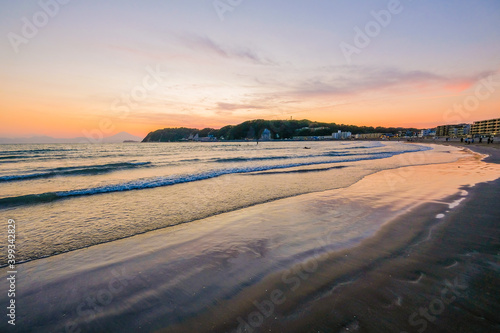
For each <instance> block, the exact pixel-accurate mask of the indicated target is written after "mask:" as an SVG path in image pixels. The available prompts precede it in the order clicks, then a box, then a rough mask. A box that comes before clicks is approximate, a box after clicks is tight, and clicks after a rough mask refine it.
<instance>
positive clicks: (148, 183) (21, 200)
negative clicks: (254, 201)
mask: <svg viewBox="0 0 500 333" xmlns="http://www.w3.org/2000/svg"><path fill="white" fill-rule="evenodd" d="M422 148H426V147H422ZM413 151H415V150H411V151H399V152H386V153H380V154H376V155H362V156H364V157H362V156H361V157H357V158H346V159H342V160H323V161H310V162H305V163H289V164H282V165H263V166H246V167H244V166H242V167H235V168H226V169H216V170H210V171H206V172H201V173H198V174H190V175H172V176H165V177H156V178H146V179H138V180H135V181H130V182H126V183H120V184H114V185H105V186H100V187H94V188H87V189H78V190H70V191H62V192H48V193H42V194H29V195H24V196H18V197H7V198H2V199H0V209H2V208H8V207H13V206H19V205H29V204H35V203H46V202H51V201H55V200H59V199H63V198H69V197H78V196H89V195H95V194H102V193H112V192H124V191H131V190H142V189H148V188H156V187H163V186H170V185H175V184H181V183H188V182H194V181H200V180H206V179H210V178H215V177H220V176H223V175H228V174H241V173H249V172H257V171H267V170H275V169H287V168H293V167H299V166H308V165H319V164H332V163H345V162H355V161H363V160H373V159H382V158H388V157H391V156H394V155H399V154H402V153H405V152H413Z"/></svg>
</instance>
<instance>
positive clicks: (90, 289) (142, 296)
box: [0, 147, 500, 332]
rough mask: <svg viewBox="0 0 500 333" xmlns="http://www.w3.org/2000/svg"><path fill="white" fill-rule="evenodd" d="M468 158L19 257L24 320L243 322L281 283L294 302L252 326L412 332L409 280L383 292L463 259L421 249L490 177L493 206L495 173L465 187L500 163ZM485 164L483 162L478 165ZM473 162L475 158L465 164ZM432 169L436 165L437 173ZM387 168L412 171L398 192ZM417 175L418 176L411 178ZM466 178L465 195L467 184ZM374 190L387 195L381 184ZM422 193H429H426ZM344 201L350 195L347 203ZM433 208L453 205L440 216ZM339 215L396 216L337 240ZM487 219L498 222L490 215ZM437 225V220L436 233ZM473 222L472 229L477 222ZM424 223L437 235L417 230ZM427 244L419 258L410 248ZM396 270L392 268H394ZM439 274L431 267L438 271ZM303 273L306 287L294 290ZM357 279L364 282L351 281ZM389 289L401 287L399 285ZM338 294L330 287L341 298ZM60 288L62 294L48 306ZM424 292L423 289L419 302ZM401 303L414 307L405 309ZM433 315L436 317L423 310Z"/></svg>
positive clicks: (222, 325) (106, 326)
mask: <svg viewBox="0 0 500 333" xmlns="http://www.w3.org/2000/svg"><path fill="white" fill-rule="evenodd" d="M467 148H468V147H467ZM465 159H466V160H467V159H468V161H463V160H460V161H458V162H451V163H446V164H425V165H419V166H410V167H403V168H399V169H388V170H384V171H379V172H375V173H372V174H370V175H368V176H365V177H364V178H363V179H362V180H360V181H358V182H357V183H355V184H353V185H351V186H349V187H348V188H347V189H337V190H329V191H326V192H324V193H312V194H306V195H301V196H298V197H292V198H287V199H282V200H278V201H275V202H270V203H267V204H263V205H258V206H254V207H250V208H248V209H247V208H246V209H243V210H241V211H238V212H229V213H224V214H221V215H217V216H213V217H211V218H208V219H204V220H203V221H198V222H193V223H189V224H184V225H179V226H176V227H174V228H173V229H172V230H168V231H167V230H163V231H159V232H152V233H147V234H143V235H139V236H137V237H131V238H128V239H123V240H120V241H116V242H112V243H107V244H101V245H97V246H93V247H90V248H86V249H83V250H77V251H73V252H68V253H64V254H61V255H58V256H55V257H51V258H45V259H40V260H35V261H32V262H28V263H25V264H23V265H21V266H20V274H19V276H20V280H19V284H20V285H22V286H23V288H24V290H23V291H22V292H20V295H19V298H20V300H22V303H23V304H25V305H24V306H23V307H22V308H20V309H19V314H20V318H19V324H20V325H25V324H30V327H37V328H38V329H39V331H55V330H59V331H64V330H65V329H66V331H68V330H69V331H74V330H73V328H75V331H76V329H78V328H81V329H83V331H89V332H99V331H103V330H104V331H106V330H108V331H109V330H114V331H116V330H121V331H134V329H136V327H134V326H133V324H132V323H134V322H137V321H139V322H142V323H143V325H144V324H145V323H147V322H150V324H149V325H146V326H143V329H145V330H146V331H165V332H183V331H186V330H196V331H200V332H202V331H213V330H215V331H231V330H234V329H236V328H237V326H238V325H243V326H244V324H242V322H245V323H247V324H248V323H249V322H250V321H249V320H250V319H251V318H250V319H249V315H251V314H252V313H254V312H255V311H256V305H255V304H259V305H261V304H268V303H265V302H264V301H266V300H267V301H269V300H270V299H271V297H273V296H272V295H270V294H269V293H270V292H272V291H274V290H276V289H279V290H280V291H281V292H282V293H283V294H282V295H281V296H280V297H278V294H276V293H275V294H274V299H275V300H278V301H280V300H283V298H284V299H285V300H287V301H285V302H283V303H281V304H278V305H279V306H278V305H276V306H275V307H274V308H273V315H272V316H271V315H270V316H268V317H266V318H265V320H264V316H263V315H262V314H261V316H262V317H263V320H262V323H261V324H260V325H257V327H254V328H253V329H254V331H267V329H268V328H269V329H273V330H275V329H276V330H278V331H279V330H282V329H284V328H286V329H287V331H291V332H293V331H297V332H304V331H307V329H311V327H313V326H314V327H316V326H317V328H318V330H320V331H322V332H329V331H339V330H342V329H345V328H349V331H356V330H358V329H360V330H361V331H374V332H376V331H387V330H386V328H388V327H391V328H394V327H396V326H397V327H398V328H400V330H401V331H402V330H404V329H406V330H407V331H408V332H412V330H411V329H413V331H415V328H414V327H413V326H412V325H410V326H411V327H409V328H408V327H405V326H404V323H406V324H408V318H407V314H408V315H411V314H412V312H411V311H414V310H415V309H418V305H419V304H420V303H418V302H417V303H415V302H414V303H407V302H408V298H410V297H409V296H405V295H403V294H404V290H403V291H401V290H396V289H397V288H396V287H397V286H396V287H394V288H395V289H394V290H393V289H391V288H393V287H391V286H392V285H391V286H390V287H389V289H388V290H391V291H388V290H386V289H384V288H386V285H384V283H396V282H397V281H398V280H402V281H403V283H405V286H408V285H410V286H413V284H415V285H416V286H419V287H420V286H425V287H426V288H427V289H425V288H424V289H425V290H427V293H424V292H423V291H422V292H421V295H427V296H428V297H431V296H433V295H434V294H433V293H432V292H429V291H428V289H429V288H431V289H432V288H433V286H435V285H436V284H439V283H440V282H439V281H441V280H443V279H445V278H446V279H448V276H445V275H443V274H444V273H442V271H441V270H442V269H444V268H443V267H449V269H452V268H453V269H456V268H462V265H461V263H462V262H460V263H458V261H457V263H458V264H457V265H455V263H454V262H453V261H450V260H447V259H442V260H441V259H440V260H441V261H439V260H438V263H435V262H434V259H433V258H432V256H430V255H428V254H427V255H425V254H426V253H427V252H425V251H424V250H421V249H422V248H424V249H425V248H427V247H428V246H430V245H432V246H435V247H436V246H438V245H439V242H436V241H435V240H434V237H435V235H440V234H444V231H442V230H445V229H443V228H444V227H445V226H449V225H450V223H451V221H452V220H455V219H456V216H458V217H461V216H466V215H467V214H465V213H467V210H466V212H465V213H464V212H463V210H465V207H468V206H467V205H470V204H475V203H477V202H478V200H480V199H481V198H480V197H479V195H482V192H481V191H480V190H481V189H483V188H486V190H485V191H486V192H485V193H486V197H485V198H482V199H481V200H484V201H485V202H486V207H488V205H489V206H492V207H494V205H495V202H497V201H496V200H498V190H497V189H498V186H499V185H500V183H499V180H498V179H497V180H495V181H493V183H491V184H493V185H491V184H488V183H484V182H479V183H480V184H478V185H477V187H472V188H469V187H467V186H466V183H468V182H472V183H475V182H478V180H479V179H486V178H488V177H489V178H494V177H493V176H492V172H493V171H496V170H497V169H495V170H492V169H491V168H492V166H488V164H487V163H483V162H478V160H479V157H478V156H477V155H475V156H473V157H469V158H465ZM478 163H479V164H480V165H479V166H480V167H481V168H480V167H479V166H478V168H475V167H473V166H474V165H477V164H478ZM464 165H465V166H469V167H465V168H464V169H462V170H459V169H458V168H460V166H464ZM457 166H458V168H457V169H454V168H456V167H457ZM429 172H430V174H432V175H434V176H432V177H431V176H429V175H428V173H429ZM464 172H465V174H464ZM387 175H389V176H391V175H397V177H402V178H403V180H405V179H406V183H403V184H407V187H408V188H404V187H403V188H401V189H399V188H398V186H399V184H397V185H398V186H396V189H399V191H397V193H396V196H392V195H390V193H391V192H392V190H391V189H385V190H384V189H383V188H384V187H388V186H387V185H388V179H390V178H387ZM423 175H426V177H428V178H429V179H425V181H427V183H425V182H422V181H420V179H421V178H422V176H423ZM405 177H406V178H405ZM433 177H434V178H433ZM446 177H448V178H446ZM485 177H486V178H485ZM496 178H498V176H497V177H496ZM445 179H446V181H445ZM464 179H466V180H465V183H464ZM450 181H452V183H450ZM411 184H414V185H415V186H414V188H413V187H412V186H411ZM424 184H427V185H424ZM460 184H462V185H460ZM445 185H446V186H445ZM441 187H443V188H441ZM444 187H446V188H444ZM478 189H480V190H478ZM495 190H496V191H495ZM463 191H467V192H469V195H467V196H465V195H463V193H464V192H463ZM435 192H437V193H435ZM335 193H337V195H336V196H335V195H334V194H335ZM375 193H379V195H378V196H376V197H373V194H375ZM462 198H465V200H462V201H460V202H462V203H461V204H460V205H458V207H456V208H449V209H445V210H443V208H445V207H447V206H446V205H450V204H453V202H456V201H457V200H459V199H462ZM340 199H342V200H340ZM419 199H420V200H423V201H426V202H427V203H424V204H421V203H418V200H419ZM460 202H459V203H460ZM301 205H302V206H301ZM366 205H369V206H366ZM304 207H309V209H311V212H310V213H307V211H306V213H305V214H304V215H300V214H299V213H300V212H301V211H304V209H305V208H304ZM343 207H347V208H346V209H345V210H342V209H343ZM446 210H449V213H447V212H446ZM353 212H355V213H353ZM313 213H314V215H312V216H316V218H318V217H321V218H320V219H319V220H314V221H312V220H310V218H309V217H308V214H313ZM469 213H470V212H469ZM391 214H392V215H391ZM408 214H410V215H408ZM437 214H444V215H445V216H444V217H443V218H442V219H436V218H435V216H436V215H437ZM495 214H497V212H496V211H494V212H493V216H498V215H495ZM469 215H470V214H469ZM335 216H338V219H337V220H338V221H339V222H340V221H343V220H345V219H346V218H348V219H349V220H350V221H351V222H352V221H358V222H356V223H361V222H362V223H370V222H371V221H374V220H377V219H379V220H380V221H382V220H384V219H386V218H387V216H396V217H395V218H394V219H392V220H391V221H385V223H383V224H382V226H381V227H380V226H377V225H374V226H373V228H374V229H373V230H374V234H373V235H371V236H370V235H357V234H355V233H354V234H352V235H351V236H350V237H351V238H352V239H353V241H354V242H355V243H349V242H347V243H345V244H344V245H343V246H340V247H333V248H332V247H329V246H328V244H327V243H328V242H330V243H335V242H340V243H339V244H342V240H343V239H344V240H345V238H346V236H347V235H350V233H351V231H350V229H349V224H346V225H344V226H343V229H339V230H335V229H331V230H330V231H329V232H328V233H326V234H325V231H326V230H328V229H324V228H325V226H328V225H331V221H332V220H331V219H332V218H334V217H335ZM408 216H410V217H411V216H413V217H414V219H409V218H408ZM308 218H309V220H308ZM301 219H302V220H301ZM489 220H490V222H491V217H490V218H489ZM307 221H309V222H308V223H305V224H304V222H307ZM359 221H361V222H359ZM202 222H205V223H202ZM208 222H209V223H208ZM312 222H315V223H312ZM490 224H491V223H490ZM266 228H267V229H266ZM293 228H298V229H293ZM431 228H432V229H431ZM461 228H462V229H459V230H465V229H464V228H466V226H463V225H462V226H461ZM479 229H481V228H479ZM479 229H478V231H479ZM294 230H297V231H294ZM429 230H432V231H431V234H430V235H429ZM446 230H447V229H446ZM481 230H483V229H481ZM470 231H471V230H469V233H466V234H467V235H470ZM472 231H473V230H472ZM273 235H274V236H273ZM428 235H429V236H430V238H429V240H427V241H424V242H421V241H423V240H426V238H427V236H428ZM492 235H493V233H492ZM325 236H328V237H326V238H322V239H324V242H323V243H324V244H322V245H321V246H320V248H321V249H322V250H319V248H318V245H314V244H312V242H314V241H315V240H317V239H319V238H320V237H325ZM480 236H481V235H478V237H480ZM238 237H240V238H241V239H239V238H238ZM335 237H337V238H335ZM359 237H361V238H359ZM308 239H309V240H310V241H307V240H308ZM356 239H358V240H360V242H359V241H358V242H356ZM493 239H495V238H493ZM496 239H498V238H496ZM460 241H461V242H462V243H463V242H464V241H466V240H464V239H460ZM419 242H421V243H419ZM417 243H418V244H417ZM414 244H416V245H415V246H413V245H414ZM453 244H454V243H453V242H452V241H450V249H448V250H446V249H445V250H446V251H444V252H443V253H445V252H446V253H452V252H453V251H455V252H456V251H457V250H456V249H455V250H453V246H451V245H453ZM409 245H412V247H411V248H412V249H411V252H410V254H411V258H412V261H411V262H410V263H408V262H400V261H402V259H401V258H400V254H402V253H406V252H405V251H407V250H409V249H410V246H409ZM294 246H295V250H293V251H295V252H296V253H297V255H295V256H292V257H288V258H289V259H286V260H282V259H280V258H287V257H285V255H286V254H287V253H289V251H291V250H292V249H293V248H294ZM438 247H439V246H438ZM413 248H415V249H413ZM280 249H281V250H280ZM416 249H419V250H418V251H417V250H416ZM452 250H453V251H452ZM422 251H424V252H422ZM426 251H427V250H426ZM434 251H435V249H434ZM455 252H453V253H455ZM431 253H432V252H431ZM398 255H399V256H398ZM419 256H420V259H413V258H418V257H419ZM490 259H491V258H490ZM485 260H486V259H485ZM488 260H489V259H488ZM314 261H316V264H314ZM430 263H432V265H434V266H436V268H435V270H434V271H432V272H430V273H429V272H427V271H425V267H426V264H430ZM438 264H442V267H441V268H440V266H439V265H438ZM405 265H407V266H408V265H409V266H408V267H407V268H408V269H407V270H406V271H405V274H403V275H401V276H400V279H396V278H393V277H394V276H397V274H399V273H401V272H398V270H397V269H396V272H394V273H392V271H391V270H392V269H393V268H394V269H395V267H399V268H401V267H405ZM117 272H118V277H117ZM283 272H285V273H287V274H288V275H287V277H286V280H287V281H288V282H286V281H283V280H282V277H283ZM387 272H390V273H388V274H389V275H392V276H393V277H391V278H390V279H388V278H387V275H388V274H387ZM419 272H425V273H424V274H425V275H424V276H421V275H420V274H419ZM179 274H180V276H179ZM401 274H402V273H401ZM382 275H383V276H384V278H382V277H381V276H382ZM433 275H435V277H434V279H431V277H432V276H433ZM304 276H307V278H303V277H304ZM181 277H182V279H181ZM452 278H453V277H451V279H452ZM116 279H118V280H119V281H125V282H126V284H127V285H126V286H123V287H122V288H120V291H119V292H115V289H116V290H117V289H118V288H117V286H116V284H114V281H115V280H116ZM395 281H396V282H395ZM297 283H299V285H298V287H297V288H296V289H294V290H291V289H292V288H293V287H294V286H295V285H296V284H297ZM230 286H232V287H231V288H229V289H227V288H228V287H230ZM399 287H401V286H399ZM358 289H359V290H363V291H364V292H363V293H362V292H360V291H356V290H358ZM395 290H396V291H395ZM70 291H71V292H70ZM397 291H399V294H398V292H397ZM492 291H495V290H492ZM100 292H101V294H99V293H100ZM103 292H107V293H108V294H110V295H111V296H112V297H111V299H110V302H109V303H108V304H106V306H104V305H103V304H100V305H99V310H97V308H92V307H91V306H89V305H88V303H87V301H86V300H87V297H91V298H94V299H97V297H98V296H99V295H104V294H103ZM393 292H395V293H396V294H398V295H399V297H401V300H399V297H393V296H394V295H393V294H392V293H393ZM390 295H393V296H390ZM332 296H335V297H334V298H333V299H332V298H331V297H332ZM433 297H435V296H433ZM1 299H3V296H2V298H1ZM54 300H56V302H57V305H50V304H54ZM353 300H356V301H353ZM426 300H427V301H428V298H424V299H422V301H421V302H424V303H425V301H426ZM432 300H433V298H431V299H430V301H432ZM490 301H491V300H490ZM263 302H264V303H263ZM332 302H337V303H338V304H337V303H334V304H337V305H335V307H333V308H332V306H331V304H332ZM82 304H83V307H82ZM398 304H399V305H398ZM454 304H461V303H454ZM413 305H415V306H413ZM384 307H385V308H384ZM379 308H381V309H382V308H383V309H390V310H391V311H392V312H391V311H389V312H390V313H384V312H380V311H379V312H378V316H379V317H380V318H381V319H377V318H378V317H377V316H374V317H373V320H371V319H370V318H372V317H370V316H371V314H370V313H368V312H367V311H368V309H370V311H376V310H377V309H379ZM403 308H404V309H403ZM78 309H80V311H78ZM406 310H408V311H410V310H411V311H410V313H407V312H408V311H406ZM332 311H333V312H332ZM394 311H396V312H394ZM264 312H265V311H264ZM305 313H307V315H305ZM332 313H333V315H332ZM395 313H396V314H397V318H399V319H398V325H396V326H391V325H393V323H392V321H393V320H394V319H393V316H394V314H395ZM92 315H93V316H94V317H92ZM264 315H265V314H264ZM353 315H354V316H356V317H355V318H354V317H352V316H353ZM61 316H63V317H64V318H65V319H62V318H63V317H61ZM275 317H276V318H277V319H275ZM488 318H490V316H489V315H488ZM239 319H242V320H243V321H240V320H239ZM379 320H383V321H384V325H385V326H382V329H378V328H377V325H379V324H380V322H379ZM254 323H255V321H254ZM3 324H4V323H1V324H0V327H2V325H3ZM431 324H434V323H428V325H431ZM68 325H69V326H68ZM131 325H132V326H131ZM311 325H312V326H311ZM422 325H423V324H422ZM68 327H69V328H68ZM250 329H252V327H250ZM248 331H250V330H248ZM429 331H431V329H429Z"/></svg>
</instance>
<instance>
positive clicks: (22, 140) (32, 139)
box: [0, 132, 142, 144]
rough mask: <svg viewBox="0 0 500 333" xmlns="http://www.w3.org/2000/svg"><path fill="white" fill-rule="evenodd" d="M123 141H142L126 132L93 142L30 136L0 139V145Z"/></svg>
mask: <svg viewBox="0 0 500 333" xmlns="http://www.w3.org/2000/svg"><path fill="white" fill-rule="evenodd" d="M123 141H128V142H131V141H138V142H140V141H142V138H141V137H139V136H135V135H132V134H129V133H127V132H120V133H118V134H115V135H112V136H108V137H105V138H103V139H102V140H93V139H88V138H86V137H76V138H64V139H59V138H52V137H50V136H45V135H42V136H32V137H30V138H0V144H6V143H10V144H14V143H122V142H123Z"/></svg>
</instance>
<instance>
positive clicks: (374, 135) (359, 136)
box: [356, 133, 385, 139]
mask: <svg viewBox="0 0 500 333" xmlns="http://www.w3.org/2000/svg"><path fill="white" fill-rule="evenodd" d="M384 135H385V134H384V133H365V134H356V139H381V138H382V137H383V136H384Z"/></svg>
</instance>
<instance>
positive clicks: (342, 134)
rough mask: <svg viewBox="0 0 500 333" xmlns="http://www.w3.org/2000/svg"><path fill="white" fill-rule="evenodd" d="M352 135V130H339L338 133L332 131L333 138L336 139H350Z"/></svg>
mask: <svg viewBox="0 0 500 333" xmlns="http://www.w3.org/2000/svg"><path fill="white" fill-rule="evenodd" d="M351 136H352V133H351V132H342V131H340V130H339V131H338V132H337V133H332V139H335V140H341V139H342V140H345V139H349V138H350V137H351Z"/></svg>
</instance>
